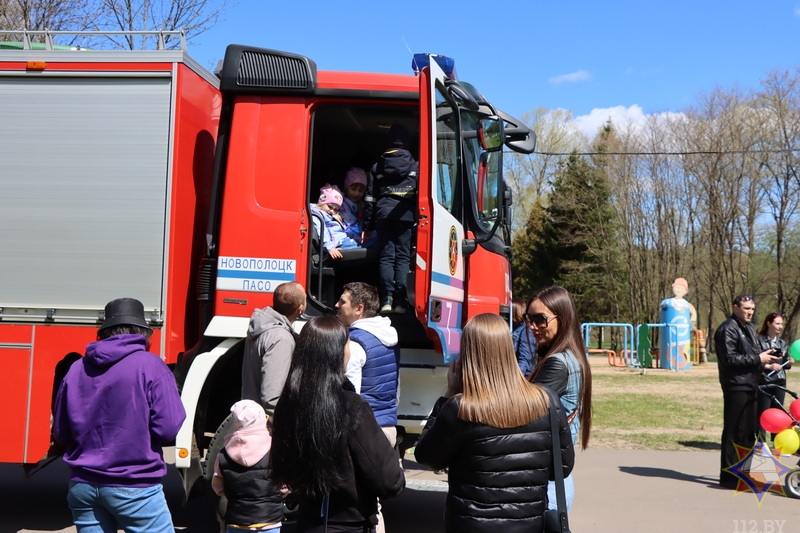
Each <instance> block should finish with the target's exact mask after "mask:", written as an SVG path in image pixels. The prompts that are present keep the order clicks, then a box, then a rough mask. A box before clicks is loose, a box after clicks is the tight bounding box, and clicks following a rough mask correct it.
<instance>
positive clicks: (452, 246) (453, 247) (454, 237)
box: [448, 226, 458, 276]
mask: <svg viewBox="0 0 800 533" xmlns="http://www.w3.org/2000/svg"><path fill="white" fill-rule="evenodd" d="M448 249H449V250H450V275H451V276H455V275H456V265H458V234H457V233H456V227H455V226H450V243H449V245H448Z"/></svg>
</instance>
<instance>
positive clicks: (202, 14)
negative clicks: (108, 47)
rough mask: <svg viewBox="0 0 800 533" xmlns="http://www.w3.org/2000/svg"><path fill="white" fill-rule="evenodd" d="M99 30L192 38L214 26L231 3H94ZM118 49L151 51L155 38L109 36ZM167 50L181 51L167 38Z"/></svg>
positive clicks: (98, 0)
mask: <svg viewBox="0 0 800 533" xmlns="http://www.w3.org/2000/svg"><path fill="white" fill-rule="evenodd" d="M94 2H95V7H96V14H95V15H94V28H95V29H97V30H107V31H109V30H122V31H158V30H181V29H182V30H184V32H185V35H186V38H187V39H191V38H192V37H196V36H197V35H200V34H202V33H203V32H205V31H207V30H209V29H210V28H211V27H213V26H214V25H215V24H216V23H217V21H218V20H219V17H220V15H221V14H222V12H223V11H224V10H225V9H226V7H227V5H228V0H222V1H221V2H220V1H213V0H94ZM107 38H108V39H109V40H110V41H111V42H112V43H113V45H114V46H115V47H117V48H128V49H131V50H134V49H137V48H141V49H145V48H148V46H149V45H148V42H152V40H153V39H155V38H156V37H154V36H149V37H148V36H141V35H140V36H134V35H124V36H108V37H107ZM164 41H165V46H166V47H167V48H177V47H179V46H180V40H179V39H176V38H175V36H166V37H165V38H164Z"/></svg>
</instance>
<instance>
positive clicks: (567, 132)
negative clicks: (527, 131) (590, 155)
mask: <svg viewBox="0 0 800 533" xmlns="http://www.w3.org/2000/svg"><path fill="white" fill-rule="evenodd" d="M572 118H573V117H572V113H570V112H569V111H565V110H563V109H556V110H548V109H545V108H538V109H536V110H534V111H533V112H532V113H525V114H523V115H522V120H523V122H525V124H527V125H528V126H529V127H530V128H531V129H533V131H534V132H535V133H536V152H537V153H535V154H530V155H523V154H517V153H515V152H512V153H511V154H510V155H511V157H508V158H507V159H506V161H507V163H506V168H505V169H504V176H505V180H506V183H507V184H508V187H509V188H510V189H511V192H512V194H513V198H514V215H513V220H512V231H513V232H514V233H516V232H517V231H519V230H521V229H522V228H523V227H524V226H525V224H526V222H527V221H528V218H529V216H530V213H531V209H532V207H533V205H534V204H535V203H536V202H539V203H546V199H547V194H548V193H549V191H550V183H551V181H552V177H553V173H554V172H555V171H556V169H557V168H558V165H559V164H560V162H561V161H562V160H563V157H562V156H559V155H551V154H555V153H569V152H571V151H572V150H576V149H578V148H579V147H581V146H583V145H585V143H586V140H585V139H582V138H581V136H580V133H579V132H578V130H577V128H576V126H575V124H574V123H573V121H572Z"/></svg>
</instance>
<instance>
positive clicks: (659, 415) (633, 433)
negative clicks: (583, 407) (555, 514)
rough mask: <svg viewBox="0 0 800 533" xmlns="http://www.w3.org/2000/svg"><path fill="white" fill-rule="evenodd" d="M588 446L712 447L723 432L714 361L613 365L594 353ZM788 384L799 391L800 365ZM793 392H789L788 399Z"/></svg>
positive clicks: (648, 448) (703, 448) (671, 448)
mask: <svg viewBox="0 0 800 533" xmlns="http://www.w3.org/2000/svg"><path fill="white" fill-rule="evenodd" d="M592 359H593V361H592V368H593V370H594V376H593V385H592V387H593V399H592V402H593V421H592V435H591V440H590V446H592V447H597V448H613V449H647V450H714V449H717V450H718V449H719V441H720V435H721V433H722V391H721V389H720V386H719V380H718V377H717V372H716V367H715V366H713V367H712V368H708V367H696V368H692V369H691V370H688V371H681V372H671V371H667V370H656V369H649V370H648V371H647V372H646V373H645V374H644V375H641V373H640V371H634V370H628V369H625V368H611V367H608V366H606V365H604V364H603V363H602V361H601V360H600V359H599V358H592ZM788 374H789V383H788V388H789V389H791V390H794V391H800V371H797V370H794V371H790V372H789V373H788ZM791 400H792V398H790V397H788V396H787V401H786V403H787V405H788V404H789V403H791Z"/></svg>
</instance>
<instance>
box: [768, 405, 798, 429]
mask: <svg viewBox="0 0 800 533" xmlns="http://www.w3.org/2000/svg"><path fill="white" fill-rule="evenodd" d="M760 422H761V427H762V428H764V431H769V432H770V433H780V432H781V431H783V430H784V429H789V428H790V427H792V422H793V420H792V417H791V416H789V415H788V414H786V413H785V412H783V411H782V410H781V409H778V408H777V407H770V408H769V409H767V410H766V411H764V412H763V413H761V419H760Z"/></svg>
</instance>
